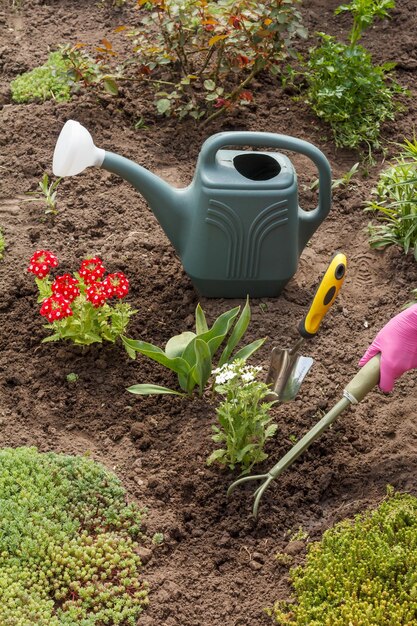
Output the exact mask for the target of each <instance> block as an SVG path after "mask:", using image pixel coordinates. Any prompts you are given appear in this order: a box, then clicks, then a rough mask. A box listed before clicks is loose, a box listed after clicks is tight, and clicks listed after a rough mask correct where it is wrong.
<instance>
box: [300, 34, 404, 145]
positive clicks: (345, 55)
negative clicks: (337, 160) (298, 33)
mask: <svg viewBox="0 0 417 626" xmlns="http://www.w3.org/2000/svg"><path fill="white" fill-rule="evenodd" d="M321 37H322V40H323V44H322V45H321V46H320V47H319V48H315V49H313V50H312V51H311V55H310V58H309V59H308V61H307V71H306V75H305V76H306V79H307V83H308V90H307V102H308V103H309V104H310V106H311V108H312V109H313V111H314V112H315V113H316V115H318V117H320V118H321V119H323V120H324V121H325V122H327V123H328V124H329V125H330V127H331V129H332V131H333V135H334V139H335V143H336V145H337V146H342V147H347V148H355V149H356V148H359V147H360V146H361V144H367V145H368V148H369V151H370V152H371V151H372V149H374V148H377V147H379V145H380V143H379V137H380V134H381V125H382V123H383V122H385V121H386V120H393V119H394V117H395V114H396V112H397V111H398V109H399V105H398V103H396V102H395V95H396V94H398V93H401V92H402V91H403V89H402V88H401V87H400V86H399V85H398V84H397V83H395V82H393V81H391V82H387V80H386V74H387V72H388V71H390V70H391V69H392V68H393V67H394V64H392V63H385V64H384V65H380V66H378V65H373V63H372V58H371V55H370V54H369V53H368V52H367V51H366V50H365V48H363V47H362V46H360V45H355V46H348V45H346V44H344V43H341V42H338V41H336V40H335V38H334V37H330V36H329V35H325V34H321Z"/></svg>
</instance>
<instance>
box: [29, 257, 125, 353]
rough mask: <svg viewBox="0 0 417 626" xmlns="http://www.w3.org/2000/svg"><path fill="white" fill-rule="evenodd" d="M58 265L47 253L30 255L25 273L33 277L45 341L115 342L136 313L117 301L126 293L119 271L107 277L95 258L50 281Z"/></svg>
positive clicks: (101, 265) (100, 263)
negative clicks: (52, 270)
mask: <svg viewBox="0 0 417 626" xmlns="http://www.w3.org/2000/svg"><path fill="white" fill-rule="evenodd" d="M57 265H58V259H57V257H56V256H55V255H54V254H52V252H50V251H49V250H38V251H36V252H35V254H34V255H33V256H32V258H31V260H30V264H29V267H28V271H29V272H30V273H32V274H34V275H35V282H36V285H37V287H38V291H39V297H38V302H41V303H42V305H41V308H40V314H41V315H42V316H44V317H45V318H46V319H47V320H48V322H49V324H47V325H46V326H45V328H47V329H48V330H51V331H52V334H51V335H50V336H49V337H45V339H43V342H46V341H59V340H60V339H68V340H70V341H72V342H74V343H76V344H81V345H89V344H92V343H97V342H100V343H101V342H102V341H103V340H105V341H111V342H113V343H114V342H115V341H116V339H118V337H120V336H121V335H123V333H124V332H125V330H126V327H127V325H128V323H129V320H130V317H131V316H132V315H133V314H134V313H136V311H135V310H133V309H132V308H131V306H130V305H129V304H127V303H125V302H121V300H122V299H123V298H124V297H125V296H127V294H128V293H129V281H128V279H127V278H126V276H125V275H124V274H123V273H122V272H116V273H114V274H107V275H106V276H105V272H106V269H105V267H104V266H103V263H102V261H101V259H100V258H99V257H92V258H90V259H85V260H84V261H83V262H82V263H81V266H80V269H79V271H78V272H75V273H74V275H73V276H72V275H71V274H62V275H60V276H57V277H56V278H55V279H51V278H50V272H51V269H54V268H56V267H57Z"/></svg>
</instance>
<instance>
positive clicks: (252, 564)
mask: <svg viewBox="0 0 417 626" xmlns="http://www.w3.org/2000/svg"><path fill="white" fill-rule="evenodd" d="M249 567H250V568H251V569H253V571H254V572H257V571H259V570H260V569H261V568H262V563H259V561H249Z"/></svg>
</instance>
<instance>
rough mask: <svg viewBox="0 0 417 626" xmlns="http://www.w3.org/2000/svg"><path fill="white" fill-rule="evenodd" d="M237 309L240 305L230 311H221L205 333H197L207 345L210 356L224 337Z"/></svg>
mask: <svg viewBox="0 0 417 626" xmlns="http://www.w3.org/2000/svg"><path fill="white" fill-rule="evenodd" d="M239 311H240V307H239V306H237V307H235V308H234V309H230V311H226V312H225V313H222V315H219V317H218V318H217V319H216V321H215V322H214V324H213V326H212V327H211V328H210V330H208V331H207V332H206V333H202V334H201V335H199V339H202V340H203V341H205V342H206V343H207V344H208V345H209V348H210V353H211V356H212V357H213V355H214V354H215V352H216V350H217V349H218V347H219V346H220V344H221V343H222V341H223V339H224V338H225V337H226V335H227V333H228V332H229V330H230V328H231V326H232V324H233V321H234V319H235V317H236V316H237V314H238V313H239Z"/></svg>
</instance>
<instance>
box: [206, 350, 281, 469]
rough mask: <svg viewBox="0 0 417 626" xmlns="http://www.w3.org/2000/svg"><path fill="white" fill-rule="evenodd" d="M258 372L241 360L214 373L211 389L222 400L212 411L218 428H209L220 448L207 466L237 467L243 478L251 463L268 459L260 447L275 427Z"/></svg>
mask: <svg viewBox="0 0 417 626" xmlns="http://www.w3.org/2000/svg"><path fill="white" fill-rule="evenodd" d="M261 370H262V368H261V367H254V366H250V365H246V363H245V361H244V360H243V359H236V360H235V361H233V363H230V364H226V365H223V366H222V367H220V368H218V369H216V370H214V372H213V373H214V374H215V376H216V378H215V385H214V389H215V391H216V392H217V393H218V394H220V395H221V396H223V400H222V401H221V402H220V404H219V406H218V407H217V409H216V413H217V418H218V421H219V426H217V425H213V426H212V429H213V431H214V434H213V437H212V439H213V441H215V442H216V443H218V444H221V445H222V447H221V448H218V449H217V450H215V451H214V452H213V453H212V454H211V455H210V456H209V458H208V459H207V462H208V464H209V465H210V464H211V463H214V462H216V463H220V464H221V465H227V466H228V467H229V468H230V469H232V470H233V469H235V467H236V466H239V467H240V469H241V470H242V473H243V474H246V473H248V472H249V471H250V469H251V468H252V466H253V465H254V464H255V463H259V462H260V461H263V460H264V459H266V458H267V457H268V455H267V454H266V453H265V452H264V446H265V443H266V441H267V439H269V438H270V437H272V436H273V435H274V434H275V432H276V430H277V425H276V424H271V421H272V417H271V415H270V412H269V411H270V408H271V406H272V405H273V404H274V402H268V401H267V399H266V398H267V396H268V395H270V393H271V390H270V388H269V387H268V385H266V384H265V383H264V382H261V381H259V380H257V376H258V374H259V372H260V371H261Z"/></svg>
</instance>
